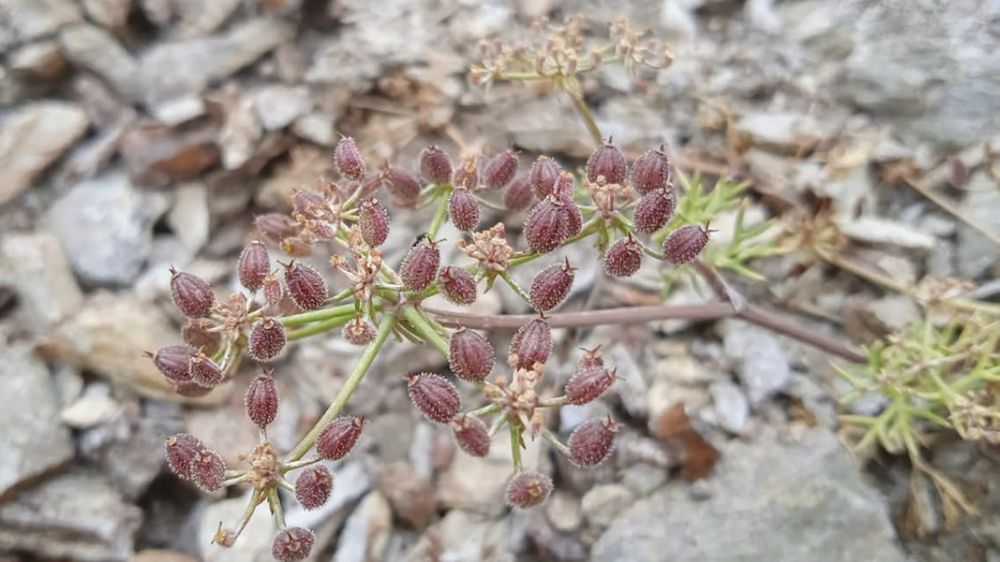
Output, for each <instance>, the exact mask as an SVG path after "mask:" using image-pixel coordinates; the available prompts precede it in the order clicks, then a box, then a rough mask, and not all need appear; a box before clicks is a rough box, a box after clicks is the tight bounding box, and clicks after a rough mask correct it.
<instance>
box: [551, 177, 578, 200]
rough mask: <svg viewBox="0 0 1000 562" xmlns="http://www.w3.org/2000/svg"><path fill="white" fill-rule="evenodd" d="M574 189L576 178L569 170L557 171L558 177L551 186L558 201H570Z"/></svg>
mask: <svg viewBox="0 0 1000 562" xmlns="http://www.w3.org/2000/svg"><path fill="white" fill-rule="evenodd" d="M575 189H576V178H574V177H573V174H571V173H569V172H559V179H558V180H556V183H555V184H554V185H553V186H552V193H551V195H554V196H555V197H556V199H558V200H560V201H566V200H569V201H572V200H573V191H574V190H575Z"/></svg>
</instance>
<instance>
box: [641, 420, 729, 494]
mask: <svg viewBox="0 0 1000 562" xmlns="http://www.w3.org/2000/svg"><path fill="white" fill-rule="evenodd" d="M656 434H657V435H658V436H659V437H660V439H663V440H664V441H667V442H668V443H670V444H673V445H676V446H678V447H679V448H680V452H681V477H682V478H684V480H687V481H688V482H694V481H696V480H701V479H702V478H705V477H706V476H708V475H709V474H710V473H711V472H712V467H714V466H715V463H716V462H718V461H719V457H720V454H719V450H718V449H716V448H715V447H713V446H712V444H711V443H709V442H708V440H706V439H705V438H704V437H702V436H701V434H700V433H698V431H697V430H695V429H694V427H692V425H691V420H690V419H689V418H688V415H687V412H685V411H684V404H682V403H678V404H675V405H674V406H671V407H670V409H668V410H667V411H666V412H664V413H663V415H662V416H660V419H659V420H657V423H656Z"/></svg>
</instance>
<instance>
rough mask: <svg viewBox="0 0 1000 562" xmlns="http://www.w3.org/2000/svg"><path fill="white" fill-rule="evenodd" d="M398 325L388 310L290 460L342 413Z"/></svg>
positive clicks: (301, 453) (314, 440) (394, 313)
mask: <svg viewBox="0 0 1000 562" xmlns="http://www.w3.org/2000/svg"><path fill="white" fill-rule="evenodd" d="M395 325H396V311H394V310H390V311H386V312H385V313H384V314H383V315H382V321H381V322H380V323H379V326H378V332H376V333H375V339H374V340H372V342H371V343H369V344H368V347H366V348H365V350H364V352H363V353H362V354H361V357H360V358H358V362H357V364H356V365H355V366H354V370H353V371H352V372H351V374H350V376H348V377H347V380H346V381H344V386H342V387H341V388H340V392H338V393H337V396H336V397H335V398H334V399H333V402H332V403H331V404H330V406H329V407H328V408H327V409H326V412H323V416H322V417H321V418H320V419H319V421H317V422H316V424H315V425H314V426H313V428H312V429H310V430H309V433H307V434H306V435H305V437H303V438H302V440H301V441H299V444H298V445H296V446H295V448H294V449H292V452H291V453H289V455H288V461H289V462H292V461H297V460H299V459H301V458H302V457H303V456H304V455H305V454H306V453H308V452H309V449H311V448H312V446H313V444H314V443H316V439H317V438H318V437H319V434H320V432H322V431H323V428H325V427H326V425H327V424H328V423H330V422H331V421H332V420H333V418H335V417H337V416H338V415H340V412H341V411H343V409H344V407H345V406H347V401H348V400H350V398H351V395H353V394H354V391H355V390H356V389H357V388H358V385H359V384H361V380H362V379H364V378H365V373H367V372H368V368H369V367H371V365H372V362H373V361H375V357H376V356H377V355H378V352H379V350H380V349H382V345H383V344H385V340H386V339H387V338H388V337H389V334H391V333H392V328H393V327H394V326H395Z"/></svg>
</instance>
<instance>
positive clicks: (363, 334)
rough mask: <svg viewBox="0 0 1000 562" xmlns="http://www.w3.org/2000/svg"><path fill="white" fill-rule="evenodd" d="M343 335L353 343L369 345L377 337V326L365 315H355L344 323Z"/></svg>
mask: <svg viewBox="0 0 1000 562" xmlns="http://www.w3.org/2000/svg"><path fill="white" fill-rule="evenodd" d="M341 333H342V335H343V336H344V339H345V340H347V342H348V343H350V344H352V345H368V344H369V343H371V341H372V340H373V339H375V326H374V325H373V324H372V323H371V321H370V320H368V319H367V318H365V317H363V316H355V317H354V318H352V319H351V321H350V322H348V323H347V324H344V329H343V330H342V332H341Z"/></svg>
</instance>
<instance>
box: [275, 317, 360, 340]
mask: <svg viewBox="0 0 1000 562" xmlns="http://www.w3.org/2000/svg"><path fill="white" fill-rule="evenodd" d="M354 316H355V313H354V312H351V313H350V314H345V315H343V316H335V317H333V318H330V319H329V320H324V321H322V322H315V323H313V324H309V325H308V326H305V327H303V328H299V329H297V330H289V331H288V333H287V334H286V335H285V339H287V340H288V341H295V340H300V339H302V338H308V337H309V336H315V335H316V334H322V333H323V332H329V331H330V330H334V329H336V328H339V327H341V326H343V325H344V324H347V323H348V322H350V321H351V319H352V318H354Z"/></svg>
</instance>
